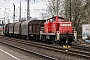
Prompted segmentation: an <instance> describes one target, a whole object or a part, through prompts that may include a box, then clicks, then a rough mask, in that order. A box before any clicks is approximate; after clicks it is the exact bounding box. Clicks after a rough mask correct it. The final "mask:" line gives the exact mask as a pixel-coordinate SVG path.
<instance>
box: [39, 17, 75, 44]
mask: <svg viewBox="0 0 90 60" xmlns="http://www.w3.org/2000/svg"><path fill="white" fill-rule="evenodd" d="M40 39H46V40H47V41H48V42H60V43H62V44H70V43H71V42H72V41H73V39H74V34H73V33H72V22H70V21H66V20H65V19H64V18H62V17H58V16H56V17H52V18H50V19H47V21H46V22H45V23H44V31H40Z"/></svg>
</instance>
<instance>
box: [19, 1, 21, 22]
mask: <svg viewBox="0 0 90 60" xmlns="http://www.w3.org/2000/svg"><path fill="white" fill-rule="evenodd" d="M20 20H21V0H20V10H19V21H20Z"/></svg>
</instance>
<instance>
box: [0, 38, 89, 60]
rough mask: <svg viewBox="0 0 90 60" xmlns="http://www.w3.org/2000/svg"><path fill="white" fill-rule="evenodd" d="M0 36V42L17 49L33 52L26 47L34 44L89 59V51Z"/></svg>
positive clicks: (54, 59) (55, 59)
mask: <svg viewBox="0 0 90 60" xmlns="http://www.w3.org/2000/svg"><path fill="white" fill-rule="evenodd" d="M0 38H1V39H3V40H2V41H0V42H2V43H4V44H8V45H11V46H14V47H16V48H19V49H23V50H25V51H28V52H33V51H30V50H29V49H28V48H26V47H28V46H34V47H39V48H42V49H47V50H51V51H56V52H61V53H64V54H68V55H72V56H78V57H82V58H86V59H90V52H88V51H84V50H77V49H64V48H62V47H56V46H52V45H47V44H42V43H37V42H31V41H25V40H21V39H15V38H9V37H5V38H4V37H3V36H2V37H0ZM16 45H17V46H16ZM24 45H26V47H24ZM33 53H34V54H36V55H40V56H41V55H42V56H43V57H46V58H48V59H52V60H58V59H59V58H53V57H50V56H46V55H43V54H40V53H36V52H33Z"/></svg>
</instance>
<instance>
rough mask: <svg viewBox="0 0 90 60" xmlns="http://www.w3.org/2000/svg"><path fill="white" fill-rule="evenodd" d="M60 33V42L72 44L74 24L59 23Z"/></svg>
mask: <svg viewBox="0 0 90 60" xmlns="http://www.w3.org/2000/svg"><path fill="white" fill-rule="evenodd" d="M59 33H60V42H62V43H64V44H70V43H71V42H72V41H73V37H74V35H73V33H72V22H70V21H61V22H59Z"/></svg>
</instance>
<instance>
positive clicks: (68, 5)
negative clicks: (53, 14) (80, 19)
mask: <svg viewBox="0 0 90 60" xmlns="http://www.w3.org/2000/svg"><path fill="white" fill-rule="evenodd" d="M71 14H72V13H71V0H66V19H67V20H70V21H72V16H71Z"/></svg>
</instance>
